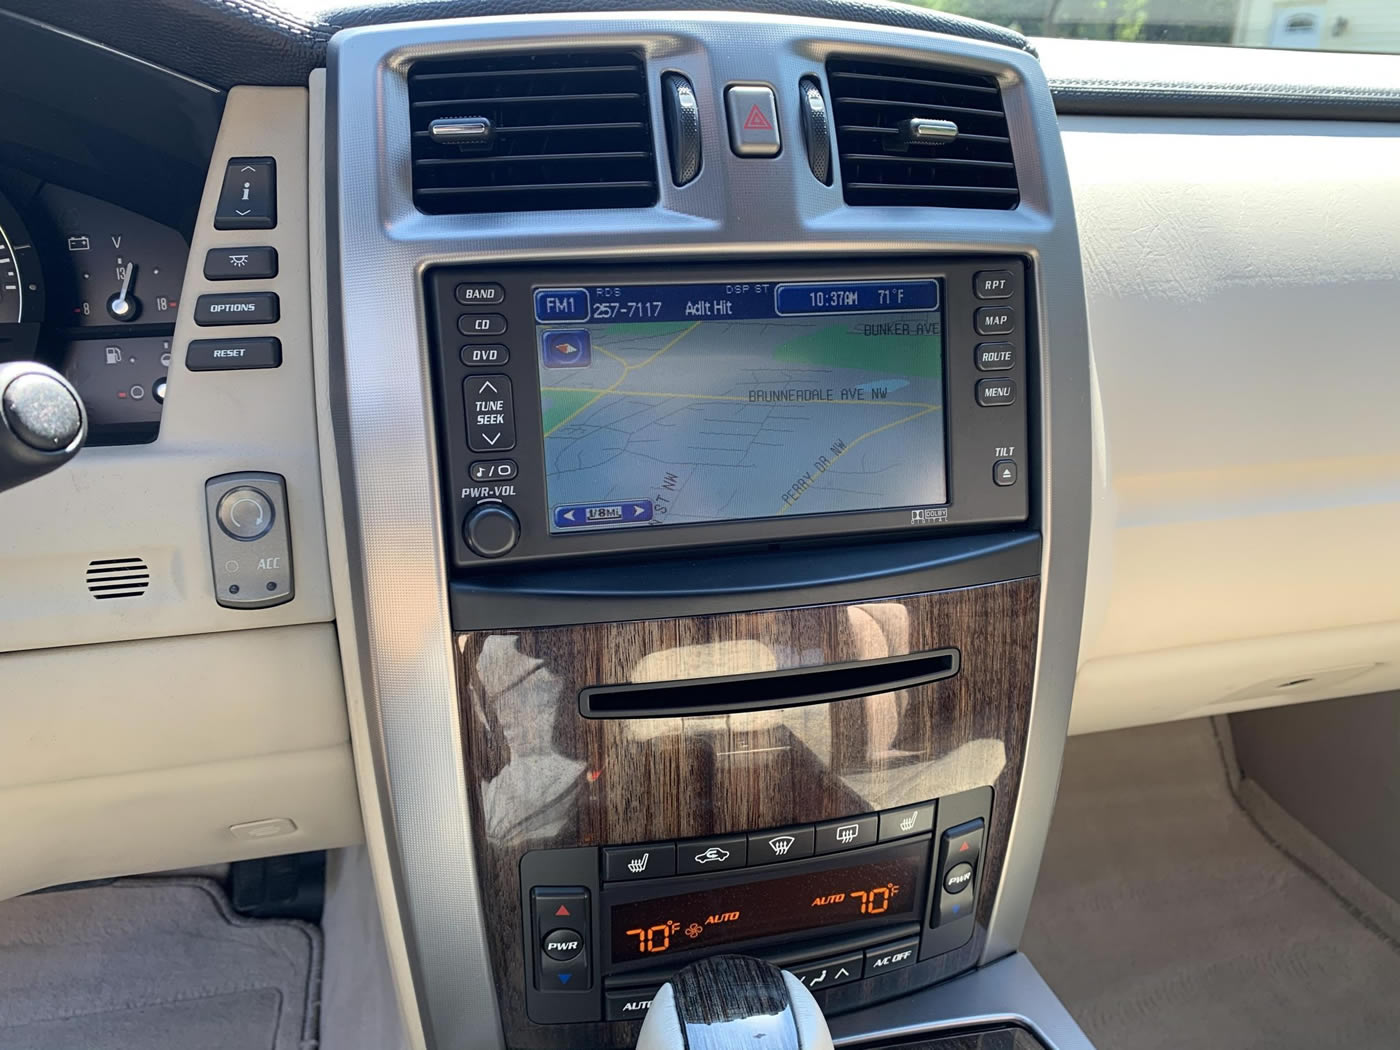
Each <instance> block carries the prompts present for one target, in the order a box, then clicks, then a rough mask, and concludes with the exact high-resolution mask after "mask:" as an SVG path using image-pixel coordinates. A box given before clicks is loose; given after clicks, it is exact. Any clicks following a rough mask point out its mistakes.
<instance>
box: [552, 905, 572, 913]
mask: <svg viewBox="0 0 1400 1050" xmlns="http://www.w3.org/2000/svg"><path fill="white" fill-rule="evenodd" d="M554 914H555V915H568V914H569V909H568V908H566V907H564V905H562V904H561V905H559V910H558V911H556V912H555V913H554Z"/></svg>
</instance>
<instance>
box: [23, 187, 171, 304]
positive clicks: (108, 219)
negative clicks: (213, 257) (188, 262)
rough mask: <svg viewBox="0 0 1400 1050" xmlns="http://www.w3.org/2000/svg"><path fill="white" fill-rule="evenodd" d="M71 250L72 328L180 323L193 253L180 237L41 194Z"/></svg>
mask: <svg viewBox="0 0 1400 1050" xmlns="http://www.w3.org/2000/svg"><path fill="white" fill-rule="evenodd" d="M40 196H41V198H42V200H43V203H44V205H45V207H46V208H47V209H48V211H49V214H50V215H52V216H53V217H54V222H55V224H56V226H57V228H58V231H59V236H60V239H61V240H60V246H61V247H62V248H63V249H66V251H67V258H66V260H64V261H66V263H67V276H68V278H69V279H68V280H67V281H66V282H65V285H66V287H65V288H64V289H63V292H62V293H61V294H65V295H66V300H65V302H66V305H65V306H64V307H63V313H62V314H61V315H60V316H61V317H62V318H63V319H64V320H66V321H68V323H69V324H72V325H77V326H82V327H92V326H100V325H107V326H116V325H122V324H130V323H132V322H134V321H137V320H140V321H141V322H142V323H143V324H164V325H173V324H174V323H175V314H176V308H177V307H178V305H179V297H180V285H181V283H182V282H183V281H184V277H185V259H186V256H187V255H188V253H189V248H188V246H187V245H186V244H185V239H184V238H183V237H182V236H181V235H180V233H179V232H178V231H177V230H173V229H171V228H170V227H168V226H162V225H161V224H160V223H158V222H155V221H153V220H151V219H148V218H146V217H145V216H142V215H137V214H136V213H135V212H131V211H127V210H126V209H125V208H119V207H117V206H116V205H114V204H108V203H106V202H105V201H100V200H97V199H96V198H94V197H89V196H87V195H85V194H82V193H77V192H75V191H73V190H67V189H63V188H62V187H59V186H46V187H45V188H44V189H43V191H42V192H41V194H40Z"/></svg>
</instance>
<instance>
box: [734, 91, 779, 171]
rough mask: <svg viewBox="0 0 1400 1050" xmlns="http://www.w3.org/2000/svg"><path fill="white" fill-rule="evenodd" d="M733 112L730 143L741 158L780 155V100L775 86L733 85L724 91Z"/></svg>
mask: <svg viewBox="0 0 1400 1050" xmlns="http://www.w3.org/2000/svg"><path fill="white" fill-rule="evenodd" d="M724 102H725V106H726V108H727V109H728V111H729V144H730V145H731V146H732V147H733V148H734V152H735V153H737V154H738V155H739V156H741V157H776V156H777V155H778V151H779V150H780V149H781V148H782V140H781V139H780V138H779V137H778V103H777V100H776V99H774V98H773V89H772V88H770V87H758V86H754V85H749V84H731V85H730V86H729V87H728V88H726V89H725V92H724Z"/></svg>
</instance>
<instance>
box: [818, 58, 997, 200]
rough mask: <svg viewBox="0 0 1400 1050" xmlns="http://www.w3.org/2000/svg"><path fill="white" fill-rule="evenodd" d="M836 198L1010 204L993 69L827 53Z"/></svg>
mask: <svg viewBox="0 0 1400 1050" xmlns="http://www.w3.org/2000/svg"><path fill="white" fill-rule="evenodd" d="M826 75H827V80H828V81H829V82H830V86H831V95H832V112H833V116H834V119H835V122H836V148H837V155H838V158H839V160H840V164H841V185H842V187H843V189H844V190H845V195H846V203H847V204H857V205H880V204H896V205H924V206H938V207H943V208H1003V209H1004V208H1014V207H1016V205H1017V204H1018V203H1019V202H1020V200H1021V194H1020V191H1019V190H1018V189H1017V186H1016V168H1015V165H1014V164H1013V162H1012V158H1011V139H1010V136H1009V134H1008V132H1007V127H1006V114H1005V113H1004V112H1003V110H1002V105H1001V90H1000V89H999V88H998V87H997V82H996V78H994V77H991V76H983V75H980V74H976V73H964V72H961V71H955V70H951V69H944V68H942V67H939V66H918V65H906V64H903V63H901V64H898V65H896V64H893V63H887V62H867V61H863V60H855V59H832V60H831V61H829V62H828V63H827V67H826Z"/></svg>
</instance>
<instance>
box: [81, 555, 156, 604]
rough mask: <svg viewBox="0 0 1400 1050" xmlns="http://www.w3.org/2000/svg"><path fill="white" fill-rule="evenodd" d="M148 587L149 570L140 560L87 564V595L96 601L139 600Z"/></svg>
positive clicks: (92, 562)
mask: <svg viewBox="0 0 1400 1050" xmlns="http://www.w3.org/2000/svg"><path fill="white" fill-rule="evenodd" d="M150 585H151V570H150V569H148V568H146V563H145V562H144V561H142V560H141V559H140V558H102V559H99V560H97V561H90V562H88V567H87V589H88V593H90V594H91V595H92V596H93V597H94V598H96V599H97V600H98V601H103V600H105V599H107V598H139V597H141V595H143V594H144V593H146V588H147V587H149V586H150Z"/></svg>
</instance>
